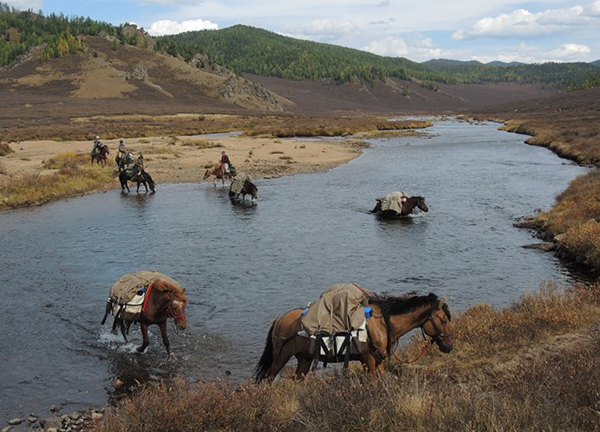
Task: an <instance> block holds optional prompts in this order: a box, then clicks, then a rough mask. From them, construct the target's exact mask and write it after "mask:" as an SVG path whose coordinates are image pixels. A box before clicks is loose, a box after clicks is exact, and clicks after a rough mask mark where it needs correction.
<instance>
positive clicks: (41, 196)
mask: <svg viewBox="0 0 600 432" xmlns="http://www.w3.org/2000/svg"><path fill="white" fill-rule="evenodd" d="M44 168H45V169H51V170H53V172H52V173H50V174H44V175H40V174H27V175H14V176H11V177H9V178H7V179H4V180H3V181H2V182H0V209H8V208H17V207H25V206H30V205H39V204H43V203H46V202H50V201H54V200H57V199H61V198H68V197H71V196H75V195H80V194H84V193H89V192H92V191H96V190H101V189H105V188H108V187H110V186H112V185H114V171H113V169H112V167H110V168H108V167H99V166H97V165H94V166H90V165H89V155H87V154H76V153H64V154H61V155H58V156H56V157H54V158H52V159H50V160H48V161H47V162H45V164H44Z"/></svg>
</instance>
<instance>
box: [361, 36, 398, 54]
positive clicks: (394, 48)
mask: <svg viewBox="0 0 600 432" xmlns="http://www.w3.org/2000/svg"><path fill="white" fill-rule="evenodd" d="M364 50H365V51H369V52H371V53H373V54H379V55H382V56H389V57H400V56H405V55H406V54H408V46H407V45H406V42H404V39H402V38H393V37H385V38H383V39H378V40H374V41H371V42H370V43H369V45H368V46H367V47H365V49H364Z"/></svg>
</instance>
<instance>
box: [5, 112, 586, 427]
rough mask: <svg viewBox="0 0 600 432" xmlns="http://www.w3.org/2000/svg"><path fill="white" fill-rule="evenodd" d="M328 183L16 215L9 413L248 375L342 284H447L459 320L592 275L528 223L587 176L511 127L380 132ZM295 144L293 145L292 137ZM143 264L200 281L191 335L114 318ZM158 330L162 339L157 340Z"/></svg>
mask: <svg viewBox="0 0 600 432" xmlns="http://www.w3.org/2000/svg"><path fill="white" fill-rule="evenodd" d="M371 143H372V147H371V148H368V149H366V150H365V151H364V154H363V155H362V156H360V157H359V158H357V159H355V160H353V161H352V162H350V163H348V164H346V165H344V166H341V167H338V168H335V169H333V170H331V171H329V172H327V173H320V174H303V175H295V176H291V177H284V178H278V179H269V180H258V181H257V186H258V187H259V193H260V199H259V202H258V203H257V204H256V205H243V204H242V205H239V204H238V205H234V204H232V203H231V202H230V201H229V199H228V198H227V192H226V189H225V188H221V187H217V188H214V187H213V186H212V184H211V183H203V184H177V185H169V184H159V185H158V192H157V193H156V194H154V195H152V194H148V195H147V194H139V195H137V194H136V193H135V192H134V193H132V194H129V195H123V194H121V193H120V191H118V190H113V191H109V192H106V193H99V194H94V195H89V196H84V197H80V198H74V199H69V200H64V201H60V202H55V203H52V204H48V205H45V206H42V207H38V208H32V209H24V210H18V211H9V212H4V213H2V214H0V245H1V246H2V247H1V249H0V257H1V260H0V263H1V268H0V270H1V274H0V293H1V295H2V302H1V303H0V352H1V363H2V374H1V375H0V405H1V406H2V411H1V415H2V417H3V418H9V417H14V416H19V415H22V416H23V415H25V416H26V415H28V413H29V412H32V411H33V412H37V413H38V414H42V415H43V413H45V412H47V408H48V407H49V405H50V404H57V405H58V404H63V405H64V406H65V407H64V410H65V411H67V410H74V409H78V408H81V407H84V406H87V405H104V404H105V403H106V402H107V398H108V397H110V396H111V395H112V392H113V386H112V382H113V380H114V379H115V378H119V379H121V380H123V381H125V382H126V383H130V382H133V381H134V380H138V381H140V382H144V381H148V380H152V379H161V378H165V377H170V376H173V375H177V374H178V375H182V376H184V377H185V378H187V379H189V380H214V379H217V378H222V379H229V380H236V381H240V380H243V379H245V378H247V377H248V376H249V375H250V373H251V371H252V368H253V367H254V365H255V363H256V362H257V360H258V358H259V357H260V354H261V352H262V349H263V347H264V341H265V337H266V334H267V331H268V328H269V326H270V324H271V320H272V319H273V318H275V317H276V316H278V315H280V314H282V313H284V312H286V311H287V310H289V309H292V308H295V307H298V306H302V305H304V304H306V303H307V302H309V301H313V300H315V299H316V298H318V296H319V294H320V293H321V292H322V291H324V290H325V289H326V288H327V287H329V286H330V285H332V284H334V283H338V282H356V283H358V284H360V285H362V286H364V287H366V288H368V289H370V290H372V291H375V292H379V293H381V292H384V291H387V292H390V293H394V294H402V293H405V292H407V291H417V292H419V293H420V294H426V293H429V292H435V293H437V294H438V295H439V296H444V297H446V298H447V299H448V300H449V303H450V305H451V309H452V310H460V309H465V308H467V307H469V306H471V305H473V304H475V303H481V302H487V303H491V304H492V305H494V306H503V305H507V304H509V303H510V302H511V301H513V300H515V299H517V298H518V297H519V296H520V295H521V293H523V292H527V291H532V290H536V289H537V288H538V287H539V285H540V283H541V282H542V281H544V280H547V279H555V280H558V281H559V282H570V281H572V280H573V278H574V277H575V276H573V275H571V274H570V272H569V271H568V270H567V269H565V268H564V267H562V266H561V264H560V263H559V262H558V261H557V260H556V259H555V258H554V257H553V256H552V255H551V254H548V253H541V252H538V251H535V250H530V249H524V248H522V246H523V245H525V244H529V243H532V242H535V241H536V240H535V239H534V238H533V237H532V236H531V234H530V233H529V232H527V231H525V230H518V229H516V228H514V227H513V226H512V223H513V222H514V221H515V220H516V219H517V218H519V217H520V216H523V215H525V214H529V213H532V212H533V211H534V210H536V209H539V208H541V209H548V208H550V206H551V205H552V203H553V201H554V197H555V195H556V194H557V193H558V192H560V191H562V190H564V189H565V187H566V186H567V184H568V183H569V182H570V181H571V180H572V179H573V178H575V177H576V176H577V175H579V174H582V173H584V172H585V169H584V168H581V167H578V166H576V165H574V164H572V163H570V162H567V161H565V160H563V159H560V158H558V157H557V156H555V155H554V154H553V153H551V152H550V151H548V150H547V149H544V148H540V147H532V146H528V145H525V144H523V136H519V135H515V134H509V133H506V132H502V131H498V130H497V125H496V124H483V125H477V126H475V125H470V124H467V123H461V122H457V121H445V122H438V123H436V124H435V125H434V126H433V127H432V128H430V129H428V130H427V134H426V136H425V137H418V136H415V137H404V138H390V139H373V140H371ZM291 145H293V144H291ZM395 190H404V191H407V192H408V193H409V194H411V195H423V196H425V197H426V201H427V203H428V205H429V208H430V211H429V213H419V214H417V215H415V216H414V217H412V218H409V219H406V220H398V221H382V220H379V219H378V218H376V217H374V216H373V215H372V214H370V213H369V210H371V209H372V208H373V206H374V205H375V198H376V197H380V196H383V195H386V194H388V193H389V192H392V191H395ZM140 269H148V270H157V271H160V272H163V273H167V274H169V275H170V276H172V277H173V278H175V279H177V280H178V281H180V282H181V283H182V284H183V285H184V286H186V287H187V294H188V298H189V304H188V308H187V315H188V322H189V329H188V331H186V332H184V333H180V334H175V332H174V329H173V327H171V326H169V330H168V332H169V336H170V339H171V344H172V348H173V351H174V353H175V355H176V359H174V360H167V359H166V356H165V351H164V347H163V346H162V343H161V342H160V336H159V332H158V328H155V329H154V330H153V335H152V336H151V345H150V347H149V348H148V351H147V352H146V354H144V355H138V354H135V353H133V351H134V347H135V346H136V345H138V344H139V343H140V341H141V336H140V334H139V330H138V329H139V328H138V327H136V328H135V330H133V332H132V335H131V337H130V341H131V342H130V343H129V344H126V343H125V342H124V341H123V340H122V339H121V338H120V337H118V336H115V335H111V334H110V332H109V328H110V325H109V324H107V325H105V326H104V327H102V326H100V321H101V319H102V316H103V312H104V305H105V302H106V298H107V294H108V290H109V287H110V286H111V285H112V283H114V281H115V280H117V279H118V278H119V277H120V276H121V275H122V274H124V273H130V272H134V271H137V270H140ZM157 336H158V338H157Z"/></svg>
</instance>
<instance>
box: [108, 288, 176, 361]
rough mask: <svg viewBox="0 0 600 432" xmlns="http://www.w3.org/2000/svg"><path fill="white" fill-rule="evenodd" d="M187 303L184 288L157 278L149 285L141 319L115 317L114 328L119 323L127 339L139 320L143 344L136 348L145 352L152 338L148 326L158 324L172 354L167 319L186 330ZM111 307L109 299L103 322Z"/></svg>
mask: <svg viewBox="0 0 600 432" xmlns="http://www.w3.org/2000/svg"><path fill="white" fill-rule="evenodd" d="M186 305H187V297H186V296H185V289H184V288H180V287H178V286H175V285H173V284H172V283H170V282H168V281H165V280H162V279H157V280H155V281H154V282H153V283H152V284H151V285H150V286H149V287H148V291H147V293H146V298H145V301H144V306H143V308H142V313H141V316H140V318H139V320H137V321H126V322H124V321H123V319H122V318H115V324H114V325H113V328H114V329H116V327H117V326H118V325H119V326H120V327H121V332H122V333H123V337H124V338H125V340H127V334H128V333H129V327H130V326H131V324H132V323H133V322H139V323H140V328H141V330H142V345H141V346H140V347H138V348H136V349H137V351H138V352H144V351H145V350H146V348H147V347H148V345H149V344H150V340H149V339H148V326H149V325H152V324H157V325H158V327H159V328H160V334H161V335H162V340H163V343H164V344H165V348H166V349H167V354H168V355H169V356H170V355H171V348H170V347H171V345H170V343H169V338H168V337H167V319H168V318H173V320H174V321H175V325H176V326H177V328H178V329H179V330H185V329H186V328H187V318H186V315H185V307H186ZM111 308H112V303H111V302H110V301H109V302H108V303H107V305H106V314H105V315H104V319H103V320H102V324H104V323H105V322H106V318H107V317H108V314H109V313H110V312H111Z"/></svg>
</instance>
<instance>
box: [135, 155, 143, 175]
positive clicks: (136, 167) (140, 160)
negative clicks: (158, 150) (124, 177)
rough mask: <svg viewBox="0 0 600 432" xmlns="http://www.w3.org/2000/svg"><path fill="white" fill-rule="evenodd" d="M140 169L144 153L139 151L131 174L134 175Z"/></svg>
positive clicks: (140, 170)
mask: <svg viewBox="0 0 600 432" xmlns="http://www.w3.org/2000/svg"><path fill="white" fill-rule="evenodd" d="M142 171H144V155H143V154H141V153H140V155H139V156H138V158H137V160H136V161H135V165H134V166H133V175H134V176H136V175H138V174H140V173H141V172H142Z"/></svg>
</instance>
